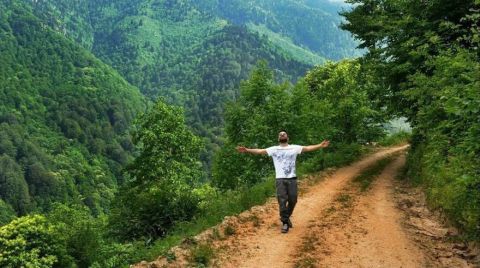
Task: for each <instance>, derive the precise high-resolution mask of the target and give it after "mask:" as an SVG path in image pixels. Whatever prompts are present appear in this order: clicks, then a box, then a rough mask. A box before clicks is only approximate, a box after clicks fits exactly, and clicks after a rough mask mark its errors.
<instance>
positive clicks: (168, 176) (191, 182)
mask: <svg viewBox="0 0 480 268" xmlns="http://www.w3.org/2000/svg"><path fill="white" fill-rule="evenodd" d="M133 143H134V144H135V145H136V146H138V150H139V154H138V156H137V157H136V158H135V160H134V161H133V162H132V163H131V164H130V165H129V166H128V167H127V173H128V174H129V176H130V178H131V180H130V181H129V182H128V183H127V185H126V186H125V187H123V189H122V190H121V191H120V193H119V194H118V197H117V200H116V205H115V208H114V209H113V211H112V217H111V219H110V222H111V224H112V225H113V226H116V227H118V235H119V236H121V237H122V238H124V239H132V238H136V237H140V236H149V237H160V236H163V235H165V233H166V231H167V230H169V228H171V227H172V226H173V224H174V223H175V222H177V221H183V220H188V219H190V218H191V217H192V216H193V215H194V214H195V211H196V209H197V198H196V196H195V195H193V194H192V193H191V190H192V189H193V188H194V186H195V185H196V184H197V182H198V180H199V179H200V177H201V173H200V170H201V165H200V163H199V158H198V157H199V153H200V150H201V144H202V143H201V140H200V139H199V138H198V137H196V136H195V135H194V134H193V133H192V132H191V130H189V129H188V127H187V126H186V125H185V119H184V116H183V111H182V109H180V108H175V107H172V106H168V105H166V104H165V103H164V102H162V101H161V100H159V101H158V102H157V103H156V104H155V105H154V107H152V109H151V110H150V111H149V112H147V113H145V114H144V115H143V116H141V117H140V118H139V119H138V121H137V122H136V128H135V131H134V133H133Z"/></svg>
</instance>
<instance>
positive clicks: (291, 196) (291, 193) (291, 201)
mask: <svg viewBox="0 0 480 268" xmlns="http://www.w3.org/2000/svg"><path fill="white" fill-rule="evenodd" d="M287 196H288V205H287V215H288V220H287V221H288V224H289V225H290V227H292V226H291V225H292V223H291V222H290V216H292V213H293V209H294V208H295V205H296V204H297V197H298V189H297V180H296V179H293V180H288V181H287Z"/></svg>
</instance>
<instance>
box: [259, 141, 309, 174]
mask: <svg viewBox="0 0 480 268" xmlns="http://www.w3.org/2000/svg"><path fill="white" fill-rule="evenodd" d="M302 148H303V147H302V146H300V145H288V146H272V147H269V148H267V154H268V155H269V156H271V157H272V159H273V164H274V165H275V177H276V178H277V179H280V178H293V177H296V176H297V175H296V174H295V160H296V159H297V155H299V154H301V153H302Z"/></svg>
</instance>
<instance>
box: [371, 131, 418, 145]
mask: <svg viewBox="0 0 480 268" xmlns="http://www.w3.org/2000/svg"><path fill="white" fill-rule="evenodd" d="M411 137H412V133H411V132H407V131H400V132H397V133H394V134H391V135H388V136H385V137H384V138H383V139H381V140H380V141H378V144H379V145H381V146H392V145H398V144H402V143H409V142H410V138H411Z"/></svg>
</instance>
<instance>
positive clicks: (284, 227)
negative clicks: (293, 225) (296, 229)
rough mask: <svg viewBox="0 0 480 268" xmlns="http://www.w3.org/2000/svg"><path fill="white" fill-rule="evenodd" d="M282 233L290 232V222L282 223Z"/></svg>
mask: <svg viewBox="0 0 480 268" xmlns="http://www.w3.org/2000/svg"><path fill="white" fill-rule="evenodd" d="M282 233H288V223H284V224H283V225H282Z"/></svg>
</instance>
